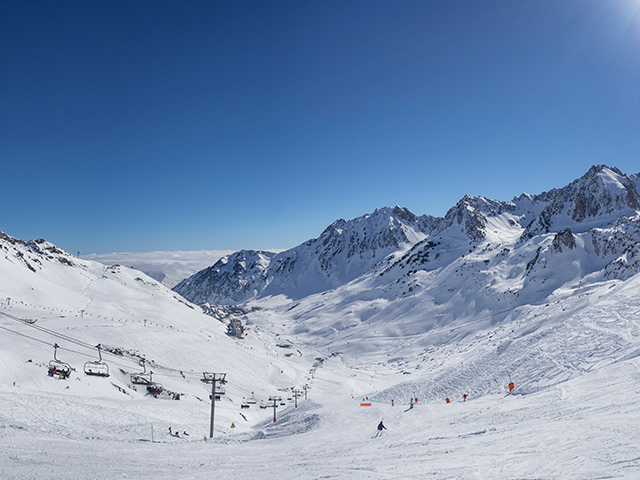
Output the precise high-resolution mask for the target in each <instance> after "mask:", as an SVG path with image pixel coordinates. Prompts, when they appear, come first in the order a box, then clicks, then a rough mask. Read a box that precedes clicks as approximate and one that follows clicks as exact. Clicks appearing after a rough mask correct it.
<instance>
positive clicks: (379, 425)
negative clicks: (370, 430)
mask: <svg viewBox="0 0 640 480" xmlns="http://www.w3.org/2000/svg"><path fill="white" fill-rule="evenodd" d="M386 429H387V427H385V426H384V424H383V423H382V420H380V423H379V424H378V431H377V432H376V435H375V436H376V437H378V436H380V435H382V431H383V430H386ZM374 438H375V437H374Z"/></svg>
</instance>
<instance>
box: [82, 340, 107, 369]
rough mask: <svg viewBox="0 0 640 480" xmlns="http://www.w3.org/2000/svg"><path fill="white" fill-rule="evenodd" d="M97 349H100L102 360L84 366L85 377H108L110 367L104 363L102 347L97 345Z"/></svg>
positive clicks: (99, 353)
mask: <svg viewBox="0 0 640 480" xmlns="http://www.w3.org/2000/svg"><path fill="white" fill-rule="evenodd" d="M96 348H97V349H98V355H99V357H100V360H98V361H97V362H86V363H85V364H84V373H85V375H94V376H96V377H108V376H109V365H107V364H106V363H104V362H103V361H102V352H101V351H100V348H101V345H100V344H98V345H96Z"/></svg>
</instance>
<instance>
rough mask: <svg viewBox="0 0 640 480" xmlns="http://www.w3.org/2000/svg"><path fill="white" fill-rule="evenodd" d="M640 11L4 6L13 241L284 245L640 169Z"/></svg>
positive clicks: (1, 132)
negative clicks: (464, 201)
mask: <svg viewBox="0 0 640 480" xmlns="http://www.w3.org/2000/svg"><path fill="white" fill-rule="evenodd" d="M639 59H640V0H607V1H604V0H603V1H590V0H562V1H547V0H535V1H533V0H531V1H529V0H522V1H513V0H509V1H502V0H491V1H479V0H471V1H455V0H448V1H435V0H434V1H429V0H421V1H393V2H392V1H386V2H379V1H366V2H365V1H348V0H342V1H312V2H305V1H301V0H295V1H273V2H265V1H252V2H249V1H215V0H206V1H186V2H166V1H161V0H160V1H159V0H154V1H135V2H122V1H109V2H80V1H49V0H48V1H31V2H18V1H14V2H2V3H0V61H1V65H2V75H0V99H1V103H0V105H1V108H0V155H1V156H2V170H1V171H2V179H3V182H2V189H1V190H0V201H1V202H2V221H0V230H2V231H4V232H6V233H8V234H9V235H12V236H15V237H18V238H21V239H25V240H28V239H32V238H40V237H42V238H46V239H47V240H49V241H51V242H53V243H55V244H57V245H59V246H60V247H62V248H64V249H65V250H67V251H69V252H71V253H74V254H75V253H77V252H78V251H80V252H81V253H82V254H86V253H107V252H115V251H132V252H135V251H152V250H200V249H206V250H214V249H241V248H254V249H260V248H289V247H293V246H295V245H298V244H299V243H302V242H304V241H305V240H308V239H310V238H314V237H316V236H318V235H319V234H320V233H321V232H322V230H324V228H325V227H326V226H328V225H329V224H330V223H332V222H333V221H334V220H336V219H338V218H346V219H349V218H354V217H357V216H360V215H363V214H365V213H369V212H372V211H373V210H374V209H375V208H380V207H384V206H394V205H396V204H397V205H401V206H405V207H407V208H409V209H410V210H412V211H413V212H414V213H416V214H431V215H438V216H442V215H444V214H445V213H446V211H447V210H448V209H449V208H450V207H452V206H453V205H454V204H455V203H456V202H457V201H458V200H459V199H460V198H462V197H463V196H464V195H465V194H471V195H483V196H486V197H489V198H493V199H496V200H510V199H511V198H513V197H514V196H516V195H519V194H520V193H522V192H527V193H532V194H536V193H540V192H542V191H545V190H549V189H551V188H555V187H561V186H564V185H565V184H567V183H569V182H571V181H572V180H574V179H576V178H578V177H579V176H581V175H583V174H584V173H585V172H586V171H587V170H588V169H589V167H590V166H591V165H593V164H607V165H613V166H617V167H618V168H620V169H621V170H622V171H623V172H624V173H627V174H631V173H638V172H640V60H639Z"/></svg>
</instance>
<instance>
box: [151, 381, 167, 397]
mask: <svg viewBox="0 0 640 480" xmlns="http://www.w3.org/2000/svg"><path fill="white" fill-rule="evenodd" d="M147 392H149V393H150V394H151V395H153V396H154V397H157V396H158V395H161V394H162V392H164V387H163V386H162V385H161V384H159V383H153V382H152V383H149V384H148V385H147Z"/></svg>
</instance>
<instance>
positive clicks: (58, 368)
mask: <svg viewBox="0 0 640 480" xmlns="http://www.w3.org/2000/svg"><path fill="white" fill-rule="evenodd" d="M58 348H60V345H58V344H57V343H56V344H55V345H54V346H53V360H51V361H50V362H49V370H48V372H47V375H49V376H50V377H56V378H59V379H61V380H66V379H67V378H69V375H71V365H69V364H68V363H65V362H61V361H60V360H58V356H57V353H58Z"/></svg>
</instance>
